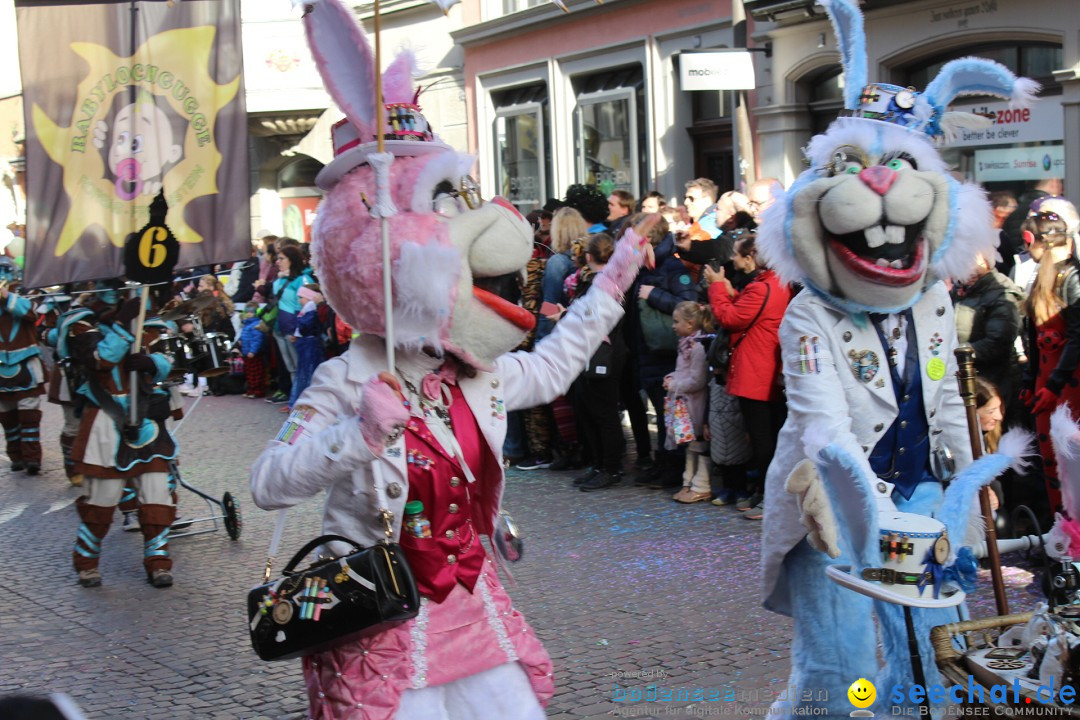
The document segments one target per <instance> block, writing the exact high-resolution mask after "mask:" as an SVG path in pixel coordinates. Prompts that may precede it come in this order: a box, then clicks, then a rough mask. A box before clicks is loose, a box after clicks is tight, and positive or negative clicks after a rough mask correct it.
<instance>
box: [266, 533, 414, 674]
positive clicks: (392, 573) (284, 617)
mask: <svg viewBox="0 0 1080 720" xmlns="http://www.w3.org/2000/svg"><path fill="white" fill-rule="evenodd" d="M333 541H337V542H342V543H346V544H348V545H351V546H352V547H353V549H354V552H352V553H350V554H349V555H343V556H340V557H336V558H330V559H323V558H320V559H319V560H318V561H317V562H315V563H314V564H312V565H311V566H310V567H308V568H307V569H305V570H297V569H296V567H297V565H299V564H300V561H301V560H303V559H304V557H305V556H307V554H308V553H309V552H311V551H312V550H314V549H315V548H316V547H318V546H319V545H323V544H324V543H327V542H333ZM267 576H269V562H268V563H267ZM247 605H248V620H249V626H250V629H251V645H252V647H253V648H255V652H256V653H257V654H258V656H259V657H260V658H261V659H262V660H289V659H292V658H295V657H300V656H302V655H308V654H310V653H314V652H319V651H321V650H326V649H328V648H330V647H333V646H334V645H337V644H339V643H343V642H347V641H349V640H353V639H356V638H359V637H363V636H365V635H374V634H377V633H379V632H382V631H383V630H386V629H387V628H389V627H392V626H393V625H396V624H398V623H402V622H405V621H406V620H410V619H412V618H414V617H416V615H417V613H418V612H419V611H420V593H419V591H418V590H417V588H416V580H415V579H414V578H413V573H412V569H411V568H410V567H409V563H408V561H406V559H405V553H404V552H402V550H401V547H400V546H399V545H398V544H397V543H393V542H379V543H376V544H375V545H372V546H371V547H368V548H361V547H360V546H359V545H358V544H357V543H355V542H353V541H352V540H349V539H348V538H344V537H342V536H340V535H323V536H321V537H317V538H315V539H314V540H312V541H311V542H309V543H307V544H306V545H304V547H302V548H301V549H300V551H299V552H297V553H296V555H294V556H293V559H292V560H290V561H289V564H288V565H286V566H285V569H284V570H282V575H281V577H280V578H278V579H277V580H274V581H273V582H267V583H265V584H263V585H260V586H258V587H256V588H253V589H252V590H251V591H250V592H248V598H247Z"/></svg>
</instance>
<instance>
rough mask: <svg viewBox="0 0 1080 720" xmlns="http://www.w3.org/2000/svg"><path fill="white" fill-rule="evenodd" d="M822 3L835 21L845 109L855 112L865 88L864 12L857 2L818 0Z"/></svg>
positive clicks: (833, 24)
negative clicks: (842, 70) (841, 67)
mask: <svg viewBox="0 0 1080 720" xmlns="http://www.w3.org/2000/svg"><path fill="white" fill-rule="evenodd" d="M819 3H820V4H821V5H822V7H824V8H825V12H826V13H828V15H829V20H830V21H832V26H833V32H835V33H836V46H837V48H838V49H839V50H840V61H841V64H842V65H843V66H844V108H845V109H847V110H855V109H856V108H858V107H859V96H860V95H862V91H863V88H864V87H866V33H865V31H864V30H863V15H862V11H861V10H859V6H858V5H857V4H856V3H855V0H819Z"/></svg>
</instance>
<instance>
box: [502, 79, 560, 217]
mask: <svg viewBox="0 0 1080 720" xmlns="http://www.w3.org/2000/svg"><path fill="white" fill-rule="evenodd" d="M492 100H493V101H494V104H495V128H494V138H495V182H496V184H497V188H498V194H499V195H501V196H503V197H504V198H506V199H507V200H509V201H510V202H511V203H512V204H513V205H514V206H515V207H517V208H518V210H520V211H522V212H529V211H530V210H534V209H536V208H538V207H540V206H542V205H543V204H544V201H545V199H546V198H547V197H548V196H549V193H548V187H547V182H548V181H547V179H548V178H549V177H551V167H550V162H551V161H550V153H548V152H547V148H548V147H549V143H548V136H549V131H548V105H547V87H546V86H545V85H542V84H541V85H529V86H524V87H518V88H510V89H507V90H500V91H498V92H496V93H493V94H492Z"/></svg>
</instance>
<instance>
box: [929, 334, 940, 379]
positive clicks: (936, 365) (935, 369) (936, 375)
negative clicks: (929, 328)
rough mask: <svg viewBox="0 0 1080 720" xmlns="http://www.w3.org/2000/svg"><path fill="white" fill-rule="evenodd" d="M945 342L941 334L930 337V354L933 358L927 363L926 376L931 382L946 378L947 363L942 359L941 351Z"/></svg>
mask: <svg viewBox="0 0 1080 720" xmlns="http://www.w3.org/2000/svg"><path fill="white" fill-rule="evenodd" d="M943 342H944V339H943V338H942V337H941V333H934V334H933V335H932V336H931V337H930V354H931V355H932V356H933V357H931V358H930V359H929V360H928V361H927V362H926V376H927V377H929V378H930V379H931V380H940V379H941V378H943V377H945V361H944V360H942V359H941V357H940V354H941V350H940V349H939V348H940V347H941V345H942V343H943Z"/></svg>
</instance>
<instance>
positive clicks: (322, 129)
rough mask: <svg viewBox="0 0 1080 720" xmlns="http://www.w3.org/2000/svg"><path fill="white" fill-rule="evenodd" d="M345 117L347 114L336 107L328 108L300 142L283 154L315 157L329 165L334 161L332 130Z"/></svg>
mask: <svg viewBox="0 0 1080 720" xmlns="http://www.w3.org/2000/svg"><path fill="white" fill-rule="evenodd" d="M344 116H345V113H343V112H341V111H340V110H338V109H337V107H336V106H335V107H331V108H328V109H327V110H325V111H324V112H323V114H322V115H320V116H319V119H318V120H316V121H315V124H314V125H312V127H311V129H310V130H309V131H308V132H307V134H306V135H304V137H303V138H301V140H300V142H298V143H296V144H295V145H293V146H292V147H291V148H289V149H288V150H284V151H282V153H281V154H282V155H296V154H298V153H299V154H302V155H307V156H309V157H313V158H315V159H316V160H318V161H319V162H321V163H322V164H323V165H328V164H329V163H330V161H331V160H333V159H334V144H333V142H331V140H330V128H331V127H332V126H333V125H334V123H336V122H337V121H338V120H340V119H341V118H343V117H344Z"/></svg>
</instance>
